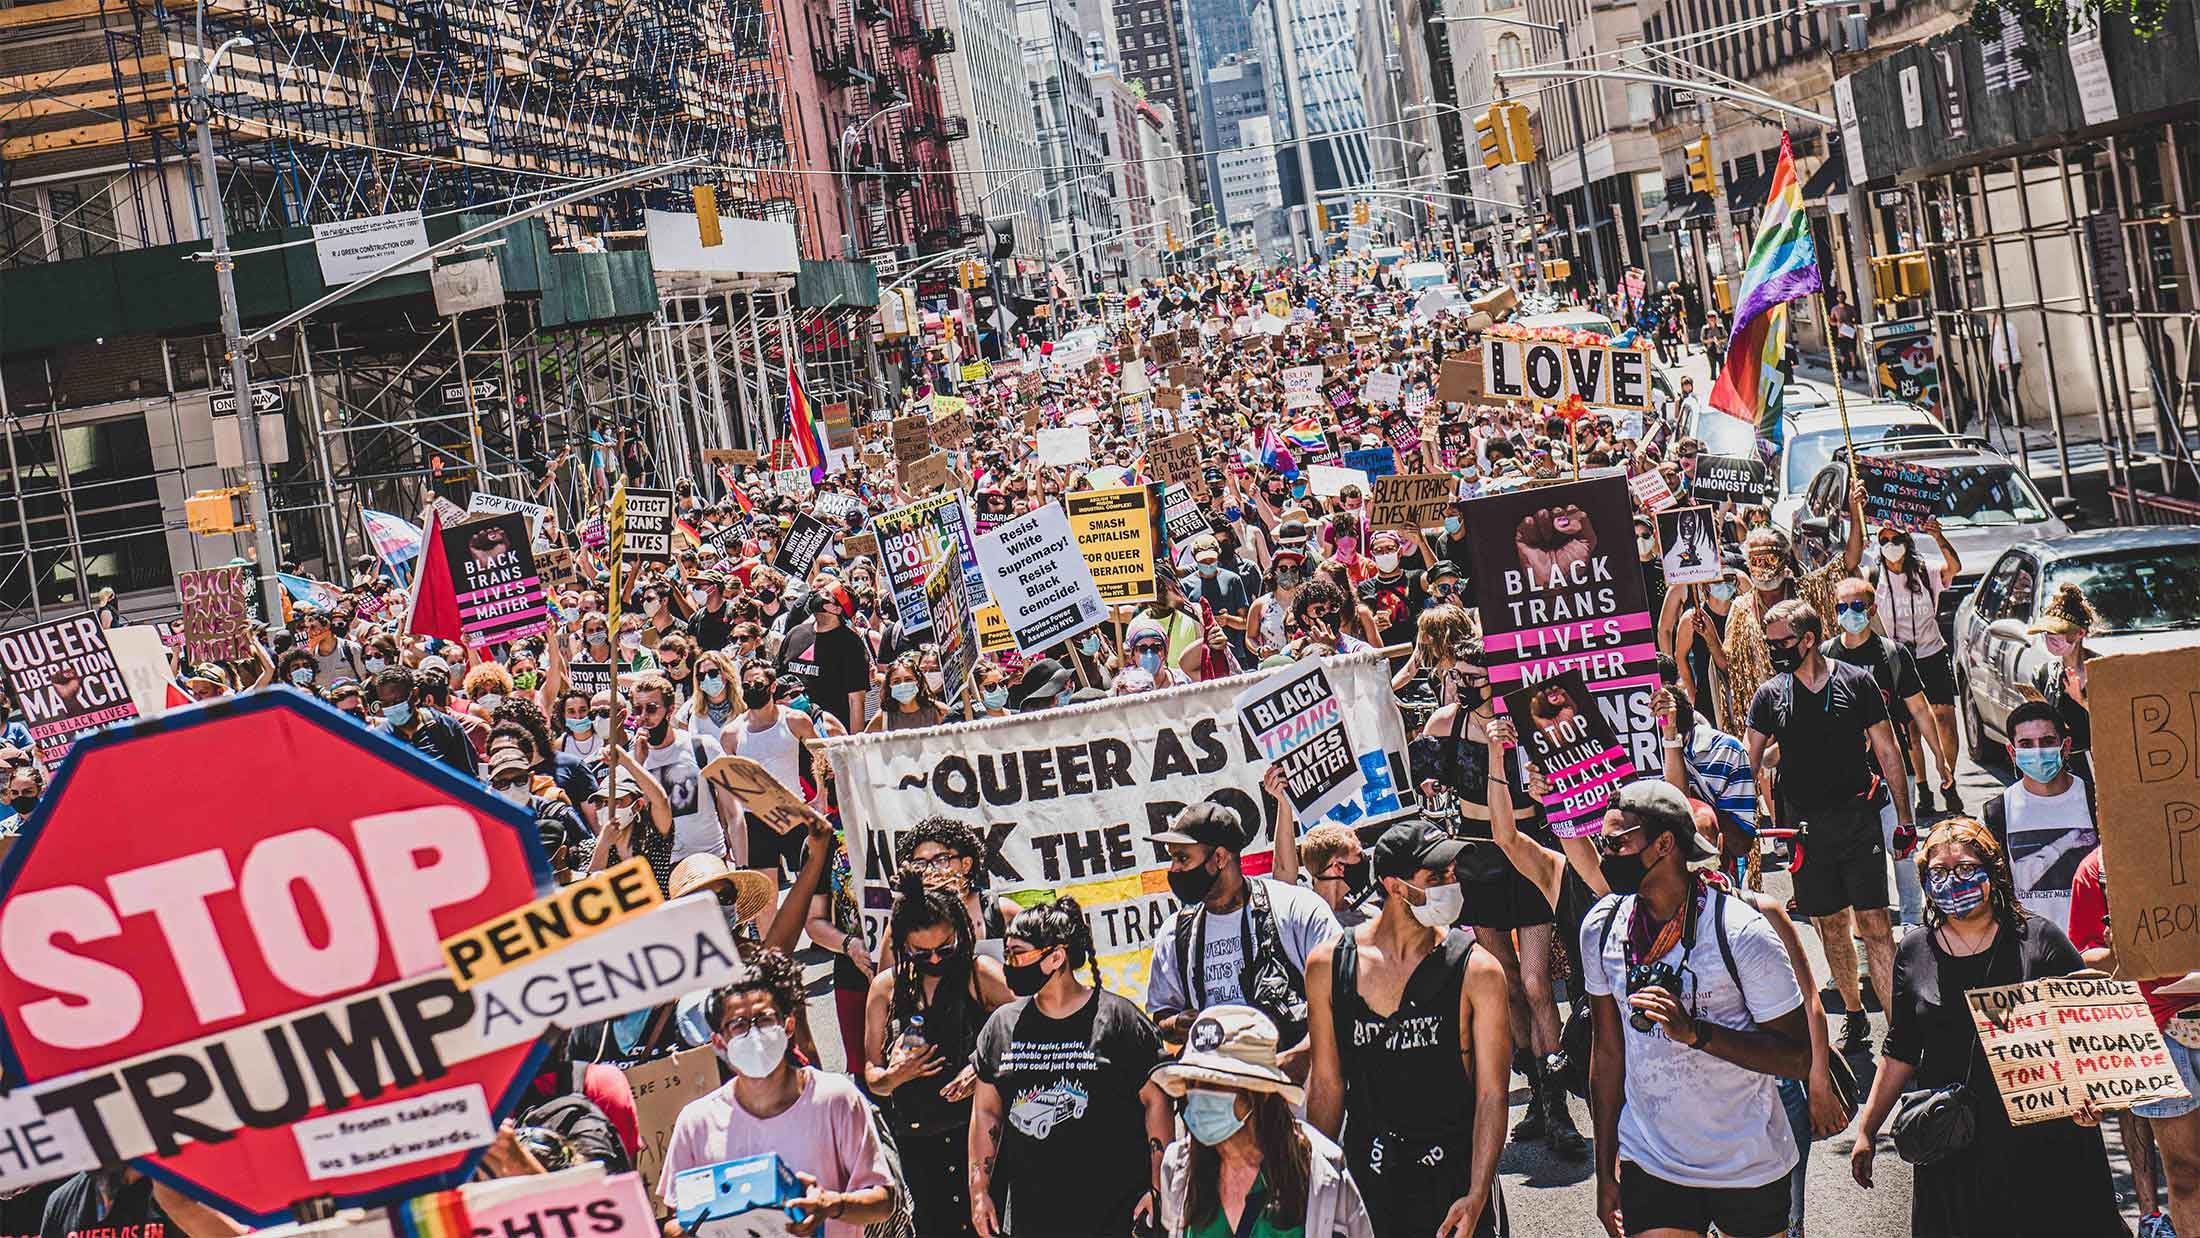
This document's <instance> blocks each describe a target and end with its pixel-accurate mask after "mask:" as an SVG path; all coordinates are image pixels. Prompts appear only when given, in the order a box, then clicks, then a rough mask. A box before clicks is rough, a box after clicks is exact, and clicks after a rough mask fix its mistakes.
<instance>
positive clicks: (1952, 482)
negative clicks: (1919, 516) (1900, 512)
mask: <svg viewBox="0 0 2200 1238" xmlns="http://www.w3.org/2000/svg"><path fill="white" fill-rule="evenodd" d="M2045 519H2047V504H2046V503H2045V502H2043V501H2041V499H2040V492H2039V491H2038V490H2036V489H2034V488H2033V486H2032V481H2031V479H2030V478H2028V477H2026V476H2025V475H2024V474H2022V473H2019V472H2018V471H2017V470H2016V469H2015V468H2014V467H2012V466H2010V465H2007V464H1976V465H1967V466H1963V467H1959V468H1952V469H1949V470H1948V513H1947V514H1946V515H1944V516H1942V517H1941V518H1940V522H1941V523H1942V524H1944V525H1946V526H1948V527H1949V528H1951V529H1957V528H1976V527H1978V526H1981V525H1992V524H2038V523H2040V522H2041V521H2043V520H2045Z"/></svg>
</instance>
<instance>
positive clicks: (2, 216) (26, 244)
mask: <svg viewBox="0 0 2200 1238" xmlns="http://www.w3.org/2000/svg"><path fill="white" fill-rule="evenodd" d="M48 257H49V255H48V254H47V253H46V220H45V216H44V215H43V214H41V213H40V211H39V209H38V193H37V191H36V190H32V189H17V190H12V191H10V192H8V193H4V194H0V269H4V268H7V267H25V266H35V265H37V264H38V263H41V262H45V261H47V260H48Z"/></svg>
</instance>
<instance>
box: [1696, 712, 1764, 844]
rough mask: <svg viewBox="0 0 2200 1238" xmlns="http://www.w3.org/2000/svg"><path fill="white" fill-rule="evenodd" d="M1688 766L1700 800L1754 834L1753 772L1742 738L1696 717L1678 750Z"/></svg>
mask: <svg viewBox="0 0 2200 1238" xmlns="http://www.w3.org/2000/svg"><path fill="white" fill-rule="evenodd" d="M1681 759H1682V764H1684V765H1686V766H1687V767H1688V782H1689V785H1690V786H1691V788H1693V789H1694V791H1695V793H1696V798H1698V799H1700V800H1703V801H1704V802H1705V803H1708V804H1710V805H1711V806H1712V807H1714V808H1716V809H1718V810H1719V812H1720V813H1721V814H1723V815H1724V816H1726V817H1728V818H1730V819H1731V820H1732V821H1733V822H1734V824H1735V825H1737V826H1739V827H1741V829H1742V830H1743V831H1744V832H1746V833H1748V834H1751V835H1755V834H1756V833H1757V775H1756V773H1755V772H1754V771H1753V770H1751V769H1750V767H1749V750H1748V749H1747V748H1744V747H1743V746H1742V741H1740V740H1738V739H1736V738H1734V737H1733V736H1732V735H1729V734H1727V733H1726V732H1724V731H1721V730H1719V729H1717V728H1715V727H1713V726H1712V725H1711V724H1710V723H1708V722H1705V721H1704V720H1703V719H1701V718H1698V719H1696V728H1695V729H1694V730H1693V731H1690V732H1689V734H1688V746H1687V747H1685V748H1683V749H1682V750H1681Z"/></svg>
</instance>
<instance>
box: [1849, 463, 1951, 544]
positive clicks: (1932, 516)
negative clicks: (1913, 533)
mask: <svg viewBox="0 0 2200 1238" xmlns="http://www.w3.org/2000/svg"><path fill="white" fill-rule="evenodd" d="M1856 476H1857V479H1858V480H1860V481H1862V482H1863V483H1864V520H1865V521H1866V522H1867V523H1869V524H1876V525H1879V526H1880V527H1882V528H1890V529H1922V528H1924V527H1925V525H1926V522H1928V521H1931V520H1937V519H1939V517H1940V515H1941V513H1942V512H1945V511H1947V510H1948V470H1946V469H1936V468H1931V467H1929V466H1926V465H1923V464H1911V463H1908V462H1907V461H1902V460H1885V459H1880V458H1879V457H1876V456H1858V457H1857V458H1856Z"/></svg>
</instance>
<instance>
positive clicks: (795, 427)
mask: <svg viewBox="0 0 2200 1238" xmlns="http://www.w3.org/2000/svg"><path fill="white" fill-rule="evenodd" d="M787 423H788V426H789V428H790V430H791V431H792V433H793V438H794V458H795V462H796V463H797V464H802V465H806V466H808V468H809V470H810V480H811V481H813V482H814V481H822V480H823V479H824V477H825V427H824V426H823V425H821V424H820V423H819V422H818V419H817V411H816V410H815V409H813V408H811V407H810V394H809V392H806V391H804V390H803V389H802V376H801V375H800V374H797V373H795V371H794V369H793V367H791V366H790V367H788V370H787Z"/></svg>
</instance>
